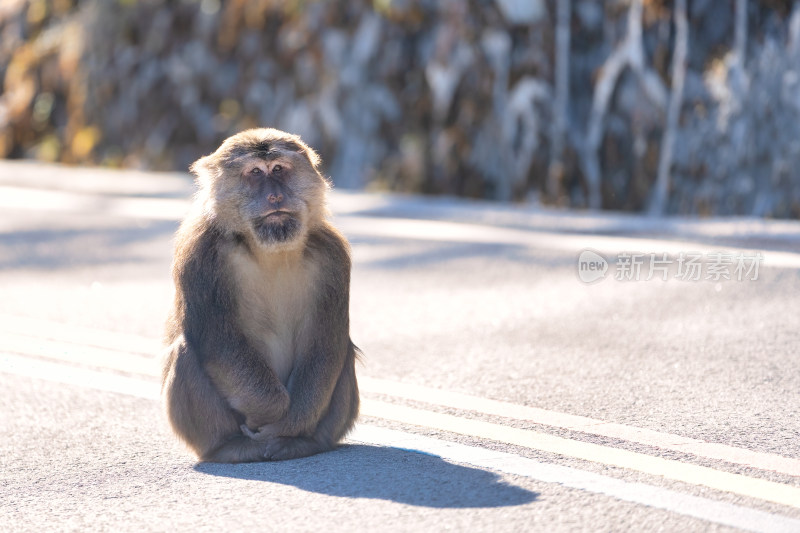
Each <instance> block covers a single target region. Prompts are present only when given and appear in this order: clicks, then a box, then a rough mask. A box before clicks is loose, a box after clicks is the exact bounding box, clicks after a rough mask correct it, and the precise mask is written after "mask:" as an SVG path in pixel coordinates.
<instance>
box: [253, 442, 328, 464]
mask: <svg viewBox="0 0 800 533" xmlns="http://www.w3.org/2000/svg"><path fill="white" fill-rule="evenodd" d="M333 448H334V447H333V446H327V445H325V444H322V443H320V442H318V441H316V440H314V439H312V438H310V437H277V438H275V439H272V440H270V441H269V442H268V443H267V446H266V448H265V450H264V458H265V459H267V460H269V461H285V460H287V459H297V458H298V457H308V456H309V455H314V454H316V453H320V452H325V451H328V450H332V449H333Z"/></svg>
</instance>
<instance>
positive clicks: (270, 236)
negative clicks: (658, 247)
mask: <svg viewBox="0 0 800 533" xmlns="http://www.w3.org/2000/svg"><path fill="white" fill-rule="evenodd" d="M253 229H254V230H255V233H256V236H258V238H259V239H260V240H261V242H263V243H265V244H269V243H279V242H286V241H289V240H291V239H293V238H294V237H295V236H296V235H297V234H298V232H299V230H300V221H299V220H298V219H297V218H296V217H295V216H294V215H293V214H292V213H290V212H289V211H283V210H277V211H271V212H269V213H267V214H266V215H264V216H261V217H258V218H256V219H254V220H253Z"/></svg>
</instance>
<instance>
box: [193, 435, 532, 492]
mask: <svg viewBox="0 0 800 533" xmlns="http://www.w3.org/2000/svg"><path fill="white" fill-rule="evenodd" d="M195 470H197V471H198V472H202V473H204V474H209V475H213V476H222V477H229V478H237V479H246V480H256V481H267V482H270V483H280V484H283V485H291V486H294V487H297V488H299V489H302V490H306V491H309V492H316V493H319V494H327V495H330V496H340V497H345V498H373V499H379V500H390V501H394V502H398V503H406V504H409V505H418V506H420V507H434V508H476V507H508V506H515V505H523V504H526V503H530V502H533V501H535V500H536V498H537V497H538V493H536V492H531V491H529V490H526V489H523V488H521V487H516V486H514V485H509V484H508V483H505V482H504V481H503V480H502V479H501V478H500V476H499V475H497V474H494V473H492V472H487V471H485V470H480V469H477V468H470V467H466V466H461V465H456V464H453V463H449V462H447V461H444V460H443V459H441V458H440V457H437V456H433V455H427V454H423V453H419V452H413V451H408V450H402V449H398V448H386V447H381V446H370V445H362V444H350V445H343V446H341V447H339V449H337V450H336V451H333V452H328V453H323V454H319V455H315V456H313V457H307V458H304V459H296V460H293V461H281V462H274V463H247V464H237V465H228V464H218V463H199V464H198V465H196V466H195Z"/></svg>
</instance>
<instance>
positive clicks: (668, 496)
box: [0, 354, 800, 533]
mask: <svg viewBox="0 0 800 533" xmlns="http://www.w3.org/2000/svg"><path fill="white" fill-rule="evenodd" d="M0 372H6V373H10V374H16V375H22V376H27V377H31V378H35V379H43V380H48V381H54V382H57V383H65V384H70V385H76V386H81V387H86V388H92V389H97V390H102V391H107V392H116V393H121V394H127V395H130V396H134V397H138V398H146V399H149V400H155V399H157V398H158V385H157V384H155V383H152V382H147V381H143V380H140V379H134V378H129V377H125V376H118V375H113V374H108V373H103V372H97V371H93V370H87V369H83V368H76V367H67V366H65V365H62V364H58V363H49V362H45V361H37V360H32V359H29V358H26V357H21V356H16V355H9V354H0ZM350 438H351V439H352V440H356V441H359V442H364V443H369V444H374V445H379V446H390V447H395V448H401V449H410V450H414V451H419V452H422V453H428V454H435V455H438V456H440V457H442V458H443V459H446V460H450V461H454V462H459V463H465V464H470V465H473V466H477V467H479V468H486V469H490V470H495V471H500V472H505V473H509V474H513V475H518V476H524V477H528V478H531V479H535V480H537V481H542V482H545V483H557V484H560V485H563V486H566V487H570V488H574V489H579V490H584V491H587V492H594V493H598V494H604V495H606V496H610V497H612V498H616V499H618V500H623V501H628V502H632V503H637V504H640V505H646V506H649V507H654V508H658V509H664V510H667V511H670V512H674V513H676V514H680V515H684V516H691V517H694V518H699V519H702V520H706V521H709V522H714V523H717V524H722V525H727V526H730V527H736V528H740V529H744V530H748V531H755V532H764V533H766V532H771V533H784V532H786V533H788V532H797V531H800V520H797V519H793V518H790V517H786V516H781V515H776V514H771V513H766V512H763V511H758V510H755V509H749V508H747V507H742V506H738V505H733V504H729V503H723V502H717V501H714V500H709V499H706V498H699V497H696V496H690V495H686V494H681V493H679V492H675V491H672V490H669V489H664V488H660V487H654V486H650V485H646V484H643V483H630V482H627V481H622V480H619V479H615V478H612V477H608V476H603V475H600V474H594V473H592V472H586V471H583V470H579V469H576V468H570V467H565V466H559V465H552V464H546V463H540V462H537V461H534V460H531V459H527V458H524V457H519V456H516V455H513V454H508V453H503V452H497V451H492V450H486V449H484V448H478V447H472V446H465V445H461V444H455V443H450V442H445V441H440V440H437V439H432V438H429V437H421V436H417V435H413V434H409V433H405V432H401V431H395V430H388V429H384V428H377V427H371V426H367V425H363V424H361V425H359V426H358V428H357V429H356V431H355V432H354V433H353V434H352V436H351V437H350Z"/></svg>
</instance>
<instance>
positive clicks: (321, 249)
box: [306, 223, 350, 270]
mask: <svg viewBox="0 0 800 533" xmlns="http://www.w3.org/2000/svg"><path fill="white" fill-rule="evenodd" d="M306 255H307V256H309V257H310V258H312V260H317V261H320V262H323V263H326V264H329V265H331V266H332V267H334V268H336V267H339V268H341V267H346V268H347V269H348V270H349V269H350V244H349V243H348V242H347V239H346V238H345V237H344V235H342V234H341V233H340V232H339V230H337V229H336V228H335V227H334V226H333V225H331V224H330V223H324V224H322V225H320V226H318V227H316V228H314V229H313V230H312V231H310V232H309V235H308V240H307V243H306Z"/></svg>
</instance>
